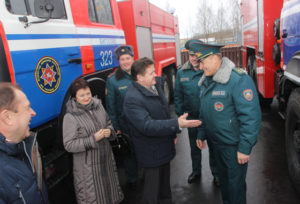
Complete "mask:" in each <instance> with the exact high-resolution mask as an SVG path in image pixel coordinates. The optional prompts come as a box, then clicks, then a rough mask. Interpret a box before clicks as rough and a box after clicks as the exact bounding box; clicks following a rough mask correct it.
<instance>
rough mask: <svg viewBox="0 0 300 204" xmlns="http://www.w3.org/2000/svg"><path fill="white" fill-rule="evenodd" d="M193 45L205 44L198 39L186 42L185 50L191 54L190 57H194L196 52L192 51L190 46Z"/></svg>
mask: <svg viewBox="0 0 300 204" xmlns="http://www.w3.org/2000/svg"><path fill="white" fill-rule="evenodd" d="M191 43H203V41H201V40H197V39H192V40H188V41H186V43H185V45H184V47H185V49H187V50H189V54H190V55H194V54H195V52H194V51H192V50H190V44H191Z"/></svg>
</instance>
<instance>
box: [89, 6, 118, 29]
mask: <svg viewBox="0 0 300 204" xmlns="http://www.w3.org/2000/svg"><path fill="white" fill-rule="evenodd" d="M88 10H89V11H88V12H89V18H90V21H92V22H96V23H101V24H109V25H113V24H114V20H113V16H112V10H111V5H110V0H89V1H88Z"/></svg>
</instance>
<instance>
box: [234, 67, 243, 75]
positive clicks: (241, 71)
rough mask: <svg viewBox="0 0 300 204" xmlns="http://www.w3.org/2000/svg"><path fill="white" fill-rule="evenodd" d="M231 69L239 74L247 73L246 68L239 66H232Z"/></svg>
mask: <svg viewBox="0 0 300 204" xmlns="http://www.w3.org/2000/svg"><path fill="white" fill-rule="evenodd" d="M232 70H233V71H235V72H236V73H238V74H239V75H243V74H247V72H246V70H244V69H241V68H233V69H232Z"/></svg>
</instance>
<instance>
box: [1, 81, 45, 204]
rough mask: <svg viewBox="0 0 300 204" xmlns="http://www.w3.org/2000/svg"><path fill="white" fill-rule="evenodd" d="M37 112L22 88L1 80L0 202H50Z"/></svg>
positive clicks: (12, 203)
mask: <svg viewBox="0 0 300 204" xmlns="http://www.w3.org/2000/svg"><path fill="white" fill-rule="evenodd" d="M35 115H36V113H35V112H34V110H33V109H32V108H31V106H30V102H29V101H28V99H27V97H26V95H25V94H24V93H23V92H22V91H21V88H20V87H19V86H17V85H13V84H11V83H6V82H1V83H0V203H1V204H4V203H10V204H14V203H34V204H48V203H49V201H48V196H47V191H46V186H45V183H44V182H43V179H42V172H41V170H42V166H41V160H40V155H39V153H38V146H37V142H36V136H32V135H31V133H30V131H29V124H30V121H31V118H32V117H34V116H35Z"/></svg>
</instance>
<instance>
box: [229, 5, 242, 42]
mask: <svg viewBox="0 0 300 204" xmlns="http://www.w3.org/2000/svg"><path fill="white" fill-rule="evenodd" d="M229 4H230V5H231V19H230V22H231V25H230V27H231V28H232V33H233V36H234V37H235V41H238V40H239V39H237V38H238V36H241V33H240V32H241V31H240V26H241V13H240V0H229Z"/></svg>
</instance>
